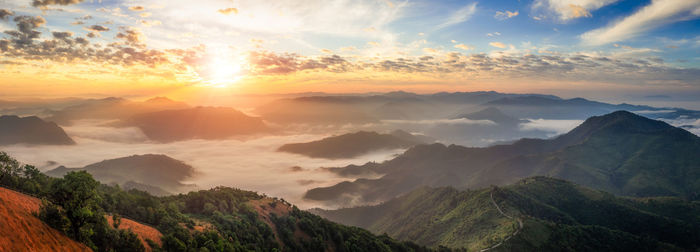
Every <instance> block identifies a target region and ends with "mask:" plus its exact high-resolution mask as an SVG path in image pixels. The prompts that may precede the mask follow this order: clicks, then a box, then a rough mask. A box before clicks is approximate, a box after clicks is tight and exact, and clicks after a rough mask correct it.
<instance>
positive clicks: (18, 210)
mask: <svg viewBox="0 0 700 252" xmlns="http://www.w3.org/2000/svg"><path fill="white" fill-rule="evenodd" d="M40 206H41V200H39V199H37V198H34V197H31V196H29V195H25V194H22V193H18V192H15V191H12V190H9V189H5V188H1V187H0V252H5V251H8V252H10V251H91V250H90V249H89V248H88V247H86V246H85V245H83V244H81V243H78V242H76V241H74V240H72V239H70V238H69V237H68V236H65V235H64V234H62V233H61V232H59V231H58V230H55V229H53V228H51V227H49V226H48V225H46V223H44V222H42V221H41V220H39V219H38V218H37V217H35V216H34V215H33V214H32V212H38V211H39V207H40Z"/></svg>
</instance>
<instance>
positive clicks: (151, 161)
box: [45, 154, 195, 195]
mask: <svg viewBox="0 0 700 252" xmlns="http://www.w3.org/2000/svg"><path fill="white" fill-rule="evenodd" d="M81 170H84V171H87V172H88V173H90V174H92V176H93V177H94V178H95V179H96V180H99V181H100V182H102V183H105V184H118V185H120V186H122V187H124V188H125V189H132V188H133V189H139V190H143V191H147V192H150V193H152V194H154V195H167V194H171V193H174V192H179V191H180V190H181V189H182V188H183V187H184V186H186V185H185V184H183V183H182V181H183V180H185V179H187V178H189V177H190V176H192V175H194V173H195V170H194V168H192V166H190V165H188V164H185V163H184V162H182V161H179V160H176V159H173V158H171V157H168V156H166V155H156V154H145V155H133V156H128V157H122V158H116V159H110V160H104V161H101V162H98V163H94V164H90V165H87V166H84V167H81V168H66V167H64V166H60V167H58V168H56V169H53V170H50V171H47V172H45V173H46V174H47V175H49V176H52V177H63V175H65V174H66V173H68V172H71V171H81Z"/></svg>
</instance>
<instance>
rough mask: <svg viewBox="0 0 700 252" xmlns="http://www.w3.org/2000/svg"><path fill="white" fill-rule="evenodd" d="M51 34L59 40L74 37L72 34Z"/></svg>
mask: <svg viewBox="0 0 700 252" xmlns="http://www.w3.org/2000/svg"><path fill="white" fill-rule="evenodd" d="M51 34H52V35H53V37H54V38H57V39H67V38H70V37H71V36H73V33H72V32H52V33H51Z"/></svg>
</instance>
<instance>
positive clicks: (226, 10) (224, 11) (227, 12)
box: [218, 8, 238, 15]
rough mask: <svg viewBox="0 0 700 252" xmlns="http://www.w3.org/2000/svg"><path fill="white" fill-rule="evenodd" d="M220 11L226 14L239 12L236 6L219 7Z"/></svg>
mask: <svg viewBox="0 0 700 252" xmlns="http://www.w3.org/2000/svg"><path fill="white" fill-rule="evenodd" d="M218 12H219V13H221V14H224V15H229V14H238V9H236V8H225V9H219V10H218Z"/></svg>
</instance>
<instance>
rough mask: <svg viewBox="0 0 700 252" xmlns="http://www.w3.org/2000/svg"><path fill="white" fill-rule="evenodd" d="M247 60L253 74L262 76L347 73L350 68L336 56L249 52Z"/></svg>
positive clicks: (349, 64) (350, 65)
mask: <svg viewBox="0 0 700 252" xmlns="http://www.w3.org/2000/svg"><path fill="white" fill-rule="evenodd" d="M248 58H249V62H250V64H251V67H252V68H253V69H251V70H252V71H253V73H257V74H263V75H269V74H271V75H277V74H289V73H294V72H299V71H305V70H324V71H328V72H347V71H350V70H351V68H352V64H351V63H350V62H348V61H347V60H346V59H344V58H343V57H341V56H338V55H330V56H321V57H316V58H311V57H304V56H300V55H297V54H291V53H284V54H277V53H274V52H268V51H260V52H251V53H250V55H249V57H248Z"/></svg>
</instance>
